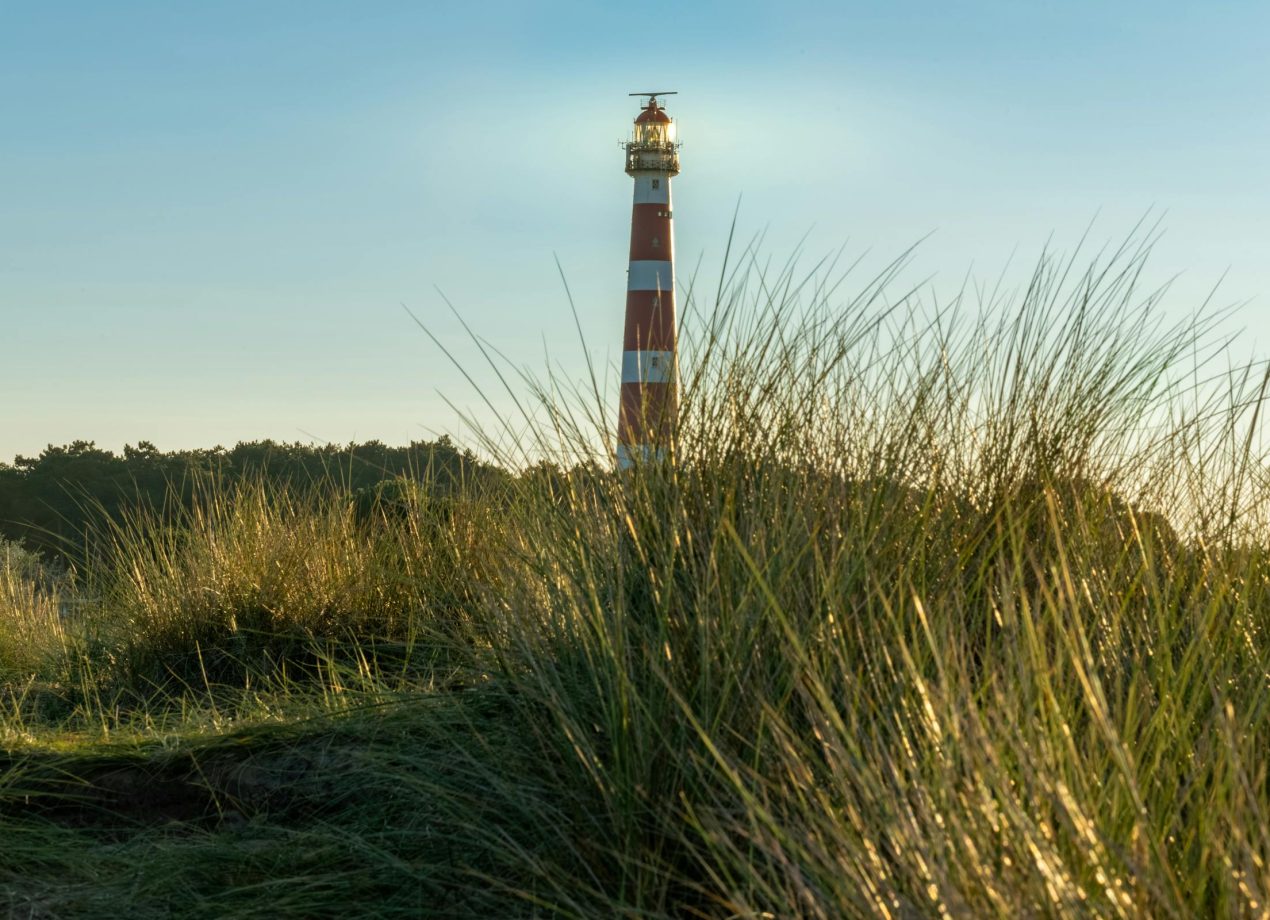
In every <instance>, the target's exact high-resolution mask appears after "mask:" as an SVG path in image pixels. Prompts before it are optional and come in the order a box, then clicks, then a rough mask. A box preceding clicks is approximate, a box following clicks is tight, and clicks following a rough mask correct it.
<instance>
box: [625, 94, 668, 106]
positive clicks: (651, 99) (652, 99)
mask: <svg viewBox="0 0 1270 920" xmlns="http://www.w3.org/2000/svg"><path fill="white" fill-rule="evenodd" d="M626 95H628V96H647V97H648V105H652V104H653V103H655V102H656V101H657V97H658V96H678V95H679V91H678V90H663V91H658V92H652V93H627V94H626ZM644 108H648V106H644Z"/></svg>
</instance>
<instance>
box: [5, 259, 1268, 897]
mask: <svg viewBox="0 0 1270 920" xmlns="http://www.w3.org/2000/svg"><path fill="white" fill-rule="evenodd" d="M1145 255H1146V253H1145V250H1144V249H1140V248H1132V247H1130V248H1125V249H1122V250H1120V251H1118V252H1113V253H1109V254H1107V255H1106V256H1105V257H1103V258H1100V259H1095V260H1092V263H1091V264H1089V265H1087V266H1085V267H1083V268H1080V269H1079V270H1078V269H1077V265H1078V263H1077V262H1076V261H1075V260H1069V261H1066V262H1062V261H1058V260H1055V259H1051V258H1049V257H1045V258H1043V259H1042V260H1041V261H1040V263H1039V264H1038V267H1037V270H1036V272H1035V275H1034V276H1033V278H1032V279H1031V283H1030V284H1029V285H1028V286H1027V287H1026V288H1025V289H1023V290H1021V291H1020V292H1018V293H1017V294H1015V295H1013V296H1004V295H1003V296H1000V297H998V298H997V299H995V300H994V299H992V298H981V299H980V300H979V301H978V302H973V303H972V302H971V301H970V300H969V299H962V300H959V301H956V302H953V303H948V304H939V303H931V302H930V301H929V299H927V300H922V299H921V298H919V297H918V296H917V295H916V294H905V292H903V291H902V290H900V289H899V288H898V280H897V279H898V277H899V275H900V274H901V271H900V269H901V266H900V265H898V264H897V265H896V266H893V267H892V268H891V269H888V270H887V271H886V272H883V273H882V275H880V276H879V277H877V278H874V279H872V280H868V281H865V282H863V283H860V284H858V285H857V286H856V289H857V290H858V291H859V293H858V294H856V295H855V296H845V295H842V294H841V293H839V292H840V291H841V290H843V289H844V287H845V286H846V285H840V284H839V282H838V275H835V274H833V272H832V271H831V270H830V269H828V268H825V269H823V270H821V271H817V272H812V273H810V274H809V275H799V274H797V272H796V271H795V269H794V268H793V267H792V266H786V267H785V268H783V269H778V270H775V271H771V270H768V269H766V268H765V267H763V266H762V265H760V264H758V263H757V261H756V260H754V259H753V258H752V254H751V253H749V252H747V253H746V254H745V255H744V257H743V258H742V259H741V260H740V264H741V266H742V268H741V270H738V271H737V272H736V273H735V274H734V275H731V276H728V275H727V274H725V276H724V278H723V279H722V281H721V283H720V285H719V288H718V290H717V292H716V293H715V295H714V296H713V298H712V300H711V302H710V303H709V304H708V308H707V309H703V310H702V311H701V312H700V313H694V309H693V298H689V307H688V312H689V317H688V319H687V321H686V324H685V328H686V332H685V339H686V340H685V343H684V357H683V382H684V398H683V407H682V418H681V422H680V425H679V437H678V440H677V443H676V444H675V448H674V462H673V464H665V465H655V466H644V467H639V468H637V469H635V470H634V471H632V472H631V473H629V474H626V475H620V476H619V475H614V474H613V473H611V472H610V471H609V470H610V465H609V463H608V462H607V453H606V452H607V447H606V446H604V445H603V444H602V443H600V440H601V439H598V438H597V433H599V434H600V435H602V434H603V432H605V431H606V430H607V427H608V426H607V425H606V422H607V421H608V419H609V416H610V415H611V410H612V405H610V402H611V400H609V399H608V398H607V395H606V394H604V393H603V392H601V391H600V390H599V388H598V387H597V388H596V391H595V392H594V393H593V394H592V395H591V396H587V395H586V394H585V393H583V394H582V395H578V394H577V393H574V392H572V391H568V390H566V389H564V388H562V387H560V386H558V385H557V383H556V382H554V381H552V380H550V379H548V380H546V381H539V382H535V381H532V380H521V379H518V378H517V377H516V376H515V375H510V374H509V375H506V379H507V381H508V384H509V386H510V387H511V388H512V389H513V390H514V391H515V392H516V393H518V394H519V397H520V399H521V400H522V401H525V400H526V397H525V396H524V394H525V393H526V392H532V393H535V394H536V395H537V396H538V397H539V398H538V401H537V403H536V408H533V409H530V414H531V416H532V417H534V418H537V419H539V421H538V423H537V425H536V427H534V428H533V429H531V432H530V434H529V435H528V436H527V438H526V439H524V440H522V441H521V442H520V443H519V444H518V446H517V448H516V449H517V450H518V451H522V452H523V453H522V454H519V455H517V456H518V457H519V456H534V457H541V456H543V455H546V456H548V457H550V458H552V459H553V460H554V461H555V465H554V466H551V465H546V466H538V467H534V468H531V469H527V470H526V471H525V472H524V473H522V474H521V475H519V476H518V477H517V478H516V479H515V480H514V481H510V482H508V483H500V484H499V485H498V486H497V487H489V488H486V489H471V490H463V489H460V490H457V491H456V492H455V493H453V494H446V495H443V496H438V495H435V494H430V493H428V492H426V491H419V490H411V489H402V490H400V491H399V492H397V493H396V494H395V495H394V497H393V500H392V501H391V502H389V503H381V504H374V503H372V504H371V505H370V506H369V508H367V507H360V506H358V505H357V503H355V502H350V501H349V500H348V499H347V498H346V497H344V496H341V495H339V494H337V493H335V492H331V491H327V492H323V491H321V490H315V491H313V492H311V493H299V492H296V491H294V490H293V491H286V490H271V489H270V488H268V487H266V486H265V485H263V484H248V485H245V486H243V487H241V488H239V489H237V490H236V491H230V490H225V489H217V488H215V487H211V488H208V489H206V490H205V491H204V493H203V495H202V497H201V498H200V499H199V501H197V502H196V503H195V506H194V508H193V510H192V511H190V512H189V513H188V514H186V515H185V516H183V517H178V518H176V519H172V518H168V519H161V518H159V517H155V516H145V515H139V516H137V517H136V518H134V519H133V520H131V521H130V522H128V523H126V524H125V525H123V526H121V527H120V528H118V529H117V530H115V531H113V532H111V533H107V534H103V535H102V537H101V540H100V544H101V547H102V549H103V551H102V553H101V554H100V555H101V558H102V562H101V563H100V567H99V570H97V571H94V572H92V573H89V574H88V575H87V576H85V579H84V584H85V585H91V586H92V587H91V590H92V592H94V594H93V596H94V597H95V598H97V602H96V604H95V606H93V607H92V608H91V609H90V610H88V612H86V613H84V614H83V615H82V616H81V617H80V618H78V619H77V620H73V621H66V626H65V633H66V635H65V636H64V637H63V638H59V639H58V641H57V642H56V643H50V642H48V641H47V639H44V640H41V641H42V642H44V644H43V645H39V644H38V643H37V644H36V645H32V646H30V647H31V648H37V647H38V648H40V649H42V651H40V652H39V654H37V655H34V657H32V656H30V655H27V656H26V657H20V656H15V655H14V653H13V652H9V653H8V654H9V655H10V657H9V658H6V659H3V661H4V663H5V664H4V666H5V668H6V669H7V670H5V671H4V672H3V675H4V676H2V677H0V687H2V688H3V696H4V704H3V707H0V733H2V735H0V737H3V739H4V747H5V750H6V752H7V753H4V754H3V755H0V824H3V828H2V829H0V830H2V832H3V835H4V838H3V839H4V849H3V851H2V853H0V904H2V905H3V906H4V908H5V909H7V910H8V911H9V912H10V913H13V914H15V915H18V916H107V915H109V916H118V915H120V914H121V913H127V914H130V915H133V916H137V917H145V916H165V915H170V914H171V913H172V912H173V911H178V912H180V913H182V914H183V915H188V916H209V917H210V916H251V915H255V914H263V913H265V912H268V913H269V914H270V915H271V916H278V915H283V916H333V915H350V914H352V915H367V916H398V915H400V916H419V915H431V916H542V917H547V916H552V917H555V916H566V917H568V916H571V917H600V916H628V917H659V916H665V917H671V916H675V917H679V916H700V917H787V916H799V917H820V918H836V917H844V916H846V917H854V916H861V917H863V916H891V917H914V916H932V917H934V916H945V917H963V916H976V917H978V916H985V917H988V916H999V917H1017V916H1061V917H1068V916H1071V917H1084V916H1108V917H1191V916H1221V917H1228V916H1263V915H1265V913H1266V912H1267V910H1268V908H1267V902H1266V900H1265V898H1266V896H1267V894H1270V891H1267V889H1268V888H1270V870H1267V867H1266V860H1267V859H1268V858H1270V786H1268V785H1267V781H1268V777H1267V764H1268V763H1270V728H1268V726H1270V720H1268V719H1267V715H1268V714H1270V685H1268V683H1267V681H1268V675H1270V642H1268V641H1267V633H1266V630H1267V626H1268V625H1270V624H1268V622H1267V621H1268V620H1270V560H1268V558H1267V529H1266V524H1267V520H1266V511H1267V503H1266V499H1267V486H1268V485H1270V478H1268V477H1267V466H1266V464H1265V454H1264V450H1263V446H1262V441H1261V439H1260V435H1259V427H1258V425H1259V421H1260V411H1261V406H1262V405H1263V402H1264V397H1265V380H1266V378H1265V375H1264V372H1263V370H1261V369H1259V368H1257V367H1252V366H1242V365H1239V364H1237V363H1236V362H1233V359H1232V357H1231V353H1230V351H1229V348H1228V346H1227V344H1226V343H1224V342H1222V341H1220V340H1217V339H1214V337H1213V334H1212V329H1213V322H1212V319H1211V318H1206V317H1205V316H1204V315H1202V314H1201V315H1200V317H1199V318H1197V319H1195V320H1193V321H1190V322H1187V323H1184V324H1180V325H1176V326H1169V325H1166V324H1161V323H1160V321H1159V319H1158V313H1159V299H1160V296H1161V293H1162V292H1142V291H1140V290H1139V289H1138V279H1139V277H1140V272H1141V268H1142V262H1143V259H1144V258H1145ZM848 275H849V273H848ZM849 283H850V278H849V277H848V284H849ZM1232 366H1233V367H1234V370H1232V369H1231V367H1232ZM534 413H537V414H534ZM544 419H545V421H544ZM505 443H506V442H505V441H504V440H502V438H501V435H499V434H498V433H492V434H491V445H497V444H504V445H505ZM504 449H505V447H504ZM507 459H508V461H509V462H511V461H513V460H515V459H517V457H507ZM24 584H25V582H24ZM6 590H7V589H6ZM83 590H85V591H87V590H89V589H88V588H84V589H83ZM23 591H25V589H23ZM19 594H20V598H21V603H18V602H17V601H6V602H5V603H7V604H8V605H9V606H5V607H4V608H3V610H2V611H0V649H17V648H22V649H25V648H27V645H25V644H24V643H23V642H21V641H17V642H15V641H14V640H12V639H8V638H6V637H11V636H22V635H25V633H22V632H21V630H23V629H29V628H30V627H29V624H30V623H32V622H35V620H33V619H32V617H37V618H38V616H40V615H41V614H38V613H37V612H36V611H37V610H38V609H41V608H39V607H38V605H39V604H40V603H47V598H46V597H44V596H43V595H41V594H40V593H39V592H38V591H34V590H33V591H32V592H31V593H30V598H31V600H29V601H28V600H27V598H28V594H27V593H22V592H19ZM13 596H14V597H18V596H19V595H18V594H15V595H13ZM41 598H43V599H41ZM33 605H35V606H33ZM42 609H44V610H45V614H43V615H44V616H45V617H46V618H47V610H48V609H49V608H47V607H45V608H42ZM23 624H28V625H23ZM52 634H53V633H52V632H50V633H49V635H52Z"/></svg>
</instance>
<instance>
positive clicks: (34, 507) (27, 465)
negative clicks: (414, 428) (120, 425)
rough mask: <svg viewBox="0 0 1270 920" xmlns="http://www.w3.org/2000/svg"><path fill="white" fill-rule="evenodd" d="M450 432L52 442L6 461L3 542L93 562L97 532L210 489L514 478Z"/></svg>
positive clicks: (0, 469)
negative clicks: (257, 481) (324, 440)
mask: <svg viewBox="0 0 1270 920" xmlns="http://www.w3.org/2000/svg"><path fill="white" fill-rule="evenodd" d="M506 476H507V474H506V473H504V472H503V471H502V470H501V469H499V468H498V467H495V466H493V465H491V464H488V463H485V462H483V461H481V460H479V459H478V458H477V457H476V456H475V455H474V454H472V452H471V451H469V450H466V449H463V448H460V447H459V446H458V445H456V444H455V443H454V442H453V441H451V440H450V438H449V437H447V436H444V435H443V436H442V437H441V438H439V439H438V440H436V441H415V442H412V443H411V444H409V445H407V446H405V447H391V446H389V445H386V444H383V443H382V442H380V441H367V442H365V443H360V444H357V443H352V444H347V445H312V444H303V443H280V442H275V441H272V440H264V441H249V442H241V443H239V444H237V445H235V446H234V447H231V448H225V447H221V446H217V447H212V448H202V449H197V450H177V451H169V452H163V451H160V450H159V449H158V448H157V447H155V445H154V444H152V443H150V442H149V441H139V442H138V443H137V444H136V445H135V446H134V445H127V446H125V447H124V449H123V453H122V454H116V453H113V452H112V451H109V450H104V449H102V448H100V447H98V446H97V445H96V443H95V442H93V441H73V442H72V443H70V444H66V445H62V446H55V445H52V444H50V445H49V446H48V447H47V448H45V449H44V450H43V451H42V452H41V453H40V455H39V456H37V457H24V456H21V455H19V456H18V457H16V458H15V459H14V461H13V463H12V464H7V463H2V462H0V537H4V538H7V539H9V540H14V541H20V542H21V543H23V544H25V545H26V546H27V547H28V548H29V549H32V550H35V551H38V552H40V553H42V554H43V555H45V556H46V557H60V558H62V559H64V560H67V561H71V562H76V561H79V560H81V559H83V558H84V557H85V555H86V553H87V547H88V545H89V542H90V541H91V539H92V534H93V533H94V532H95V531H96V530H98V529H99V528H100V525H102V524H104V523H107V522H108V520H109V519H114V520H116V521H117V520H120V519H121V518H122V517H123V516H125V515H126V514H127V513H129V511H131V510H134V509H137V508H147V509H153V510H162V509H164V508H171V507H174V503H176V504H179V505H184V506H188V504H189V503H190V502H191V501H192V500H193V497H194V495H195V493H196V490H197V489H198V488H199V487H200V484H203V485H205V484H207V483H208V482H216V483H218V484H224V485H230V486H232V485H233V484H234V482H236V481H238V480H241V479H244V478H246V477H264V478H266V479H268V480H270V481H272V482H274V483H277V484H280V485H288V486H294V487H312V486H321V487H328V488H329V487H334V488H337V489H340V490H346V491H347V492H348V493H349V494H358V493H362V494H368V493H373V492H374V490H375V489H376V488H377V487H378V486H380V484H382V483H383V482H385V481H386V480H397V479H400V478H408V479H412V480H415V481H417V482H420V483H422V484H424V485H426V486H427V487H429V488H437V489H446V490H448V489H453V488H455V487H457V486H459V485H460V484H462V483H469V482H476V481H481V480H490V479H500V478H504V477H506Z"/></svg>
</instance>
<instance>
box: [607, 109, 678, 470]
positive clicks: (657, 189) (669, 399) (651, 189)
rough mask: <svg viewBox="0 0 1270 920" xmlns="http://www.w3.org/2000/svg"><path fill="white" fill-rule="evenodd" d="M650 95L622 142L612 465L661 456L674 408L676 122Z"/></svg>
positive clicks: (670, 431)
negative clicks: (623, 252) (624, 199)
mask: <svg viewBox="0 0 1270 920" xmlns="http://www.w3.org/2000/svg"><path fill="white" fill-rule="evenodd" d="M631 95H633V96H648V97H649V99H648V104H647V105H646V106H644V107H643V108H642V109H641V110H640V113H639V117H637V118H636V119H635V131H634V135H633V136H632V138H631V140H630V142H629V143H627V145H626V172H627V174H628V175H630V176H631V177H632V178H634V180H635V202H634V205H633V207H632V210H631V261H630V270H629V271H628V272H627V282H626V328H625V331H624V333H623V335H622V349H623V351H622V396H621V405H620V408H619V412H618V421H617V465H618V468H619V469H627V468H629V467H630V466H632V465H634V464H635V463H637V462H640V461H643V460H650V459H660V458H664V457H666V456H667V454H668V451H669V449H670V446H671V441H672V439H673V436H674V425H675V416H676V414H677V412H678V390H677V386H678V384H677V381H676V371H677V367H676V361H677V358H676V354H675V267H674V266H675V241H674V240H675V237H674V224H673V218H672V214H671V209H670V180H671V179H672V178H673V177H674V176H677V175H679V141H678V140H677V139H676V137H675V125H674V121H673V120H672V119H671V118H670V116H669V115H667V114H666V112H665V110H664V109H663V108H662V107H661V105H660V104H659V103H658V102H657V97H658V96H668V95H672V94H671V93H632V94H631Z"/></svg>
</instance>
